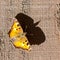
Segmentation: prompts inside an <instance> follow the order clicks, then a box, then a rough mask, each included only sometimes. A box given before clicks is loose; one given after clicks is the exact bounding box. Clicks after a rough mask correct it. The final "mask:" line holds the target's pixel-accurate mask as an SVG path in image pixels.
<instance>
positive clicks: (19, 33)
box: [9, 20, 31, 50]
mask: <svg viewBox="0 0 60 60" xmlns="http://www.w3.org/2000/svg"><path fill="white" fill-rule="evenodd" d="M9 37H10V38H15V40H14V41H13V45H14V46H15V47H18V48H22V49H25V50H30V49H31V48H30V44H29V42H28V39H27V37H26V34H25V33H24V32H23V29H22V27H21V25H20V24H19V22H18V21H17V20H16V21H14V23H13V25H12V27H11V30H10V32H9Z"/></svg>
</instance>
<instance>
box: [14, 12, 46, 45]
mask: <svg viewBox="0 0 60 60" xmlns="http://www.w3.org/2000/svg"><path fill="white" fill-rule="evenodd" d="M15 18H16V19H17V20H18V21H19V23H20V24H21V26H22V28H23V31H24V32H26V36H27V38H28V41H29V42H30V44H31V45H34V44H37V45H39V44H41V43H43V42H44V41H45V39H46V38H45V34H44V33H43V31H42V30H41V28H40V27H37V25H38V24H39V21H38V22H36V23H34V20H33V19H32V18H31V17H29V16H27V15H26V14H24V13H19V14H17V15H16V16H15Z"/></svg>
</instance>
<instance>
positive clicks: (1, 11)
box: [0, 0, 60, 60]
mask: <svg viewBox="0 0 60 60" xmlns="http://www.w3.org/2000/svg"><path fill="white" fill-rule="evenodd" d="M59 2H60V1H59V0H0V40H1V43H0V60H60V30H59V29H58V27H57V19H56V18H55V16H54V14H55V13H56V10H57V6H56V4H58V3H59ZM20 12H23V13H25V14H27V15H28V16H30V17H32V18H33V19H34V22H36V21H39V20H41V21H40V23H39V24H38V26H39V27H40V28H41V29H42V30H43V32H44V33H45V36H46V40H45V42H44V43H42V44H40V45H32V46H31V47H32V50H31V51H30V52H26V51H24V50H22V49H17V48H15V47H14V46H13V44H12V43H11V42H10V41H9V40H10V38H9V36H8V34H7V33H8V31H9V29H10V26H11V24H12V22H13V21H12V20H11V18H13V17H15V16H16V15H17V14H18V13H20Z"/></svg>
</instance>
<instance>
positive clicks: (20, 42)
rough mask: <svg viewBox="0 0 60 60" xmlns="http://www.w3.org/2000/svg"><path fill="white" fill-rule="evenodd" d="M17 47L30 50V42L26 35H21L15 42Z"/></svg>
mask: <svg viewBox="0 0 60 60" xmlns="http://www.w3.org/2000/svg"><path fill="white" fill-rule="evenodd" d="M13 44H14V46H15V47H18V48H22V49H25V50H30V44H29V42H28V39H27V37H26V36H24V37H19V38H17V39H16V40H15V41H14V42H13Z"/></svg>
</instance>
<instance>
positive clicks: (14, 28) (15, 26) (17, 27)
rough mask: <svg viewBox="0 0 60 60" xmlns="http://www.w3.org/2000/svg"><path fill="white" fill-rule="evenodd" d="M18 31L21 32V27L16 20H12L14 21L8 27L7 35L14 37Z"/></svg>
mask: <svg viewBox="0 0 60 60" xmlns="http://www.w3.org/2000/svg"><path fill="white" fill-rule="evenodd" d="M20 33H23V29H22V27H21V25H20V24H19V22H18V21H14V23H13V25H12V27H11V29H10V32H9V36H10V38H14V37H16V36H18V35H19V34H20Z"/></svg>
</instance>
